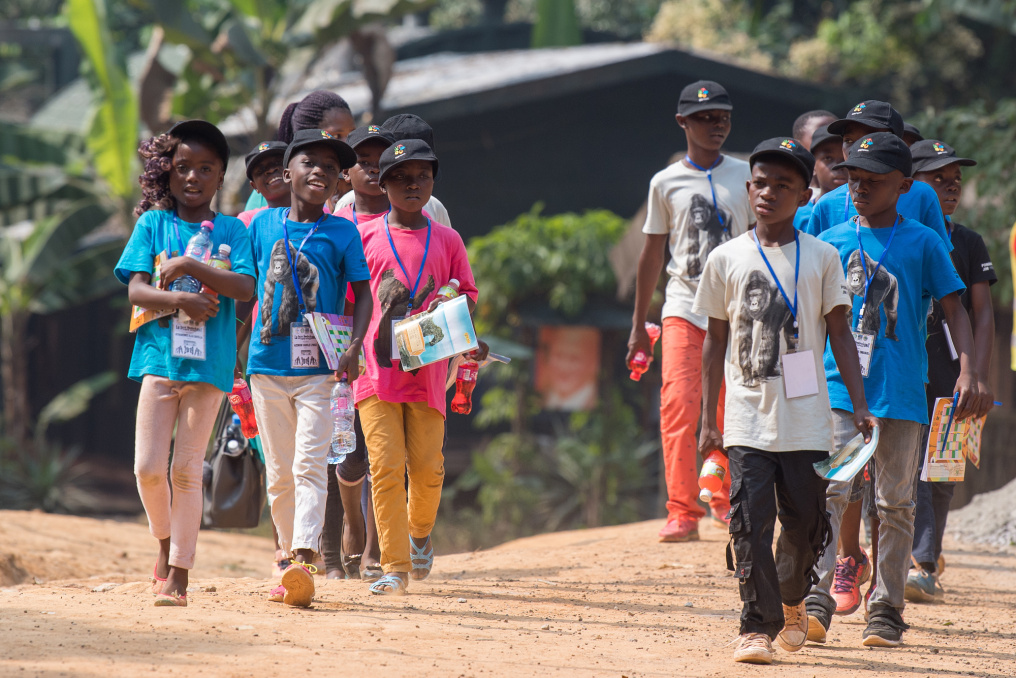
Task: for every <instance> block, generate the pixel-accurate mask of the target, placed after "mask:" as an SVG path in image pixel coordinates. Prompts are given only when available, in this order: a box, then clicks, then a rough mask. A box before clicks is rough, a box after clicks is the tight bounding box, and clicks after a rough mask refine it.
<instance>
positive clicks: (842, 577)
mask: <svg viewBox="0 0 1016 678" xmlns="http://www.w3.org/2000/svg"><path fill="white" fill-rule="evenodd" d="M862 574H864V575H866V576H865V577H864V579H865V580H866V579H867V578H868V577H869V576H870V575H871V565H870V563H869V562H868V556H867V555H865V556H864V560H862V561H861V562H857V561H856V560H854V558H853V557H852V556H847V557H846V558H837V559H836V573H835V575H834V577H833V591H832V593H833V600H835V601H836V614H838V615H847V614H853V613H854V612H856V611H857V608H859V607H860V606H861V590H860V587H861V581H862V579H861V575H862Z"/></svg>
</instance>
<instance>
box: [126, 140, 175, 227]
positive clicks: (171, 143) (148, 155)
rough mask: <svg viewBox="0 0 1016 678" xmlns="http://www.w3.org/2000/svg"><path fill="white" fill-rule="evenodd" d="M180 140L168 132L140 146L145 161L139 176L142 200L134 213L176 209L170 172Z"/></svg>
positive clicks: (139, 149)
mask: <svg viewBox="0 0 1016 678" xmlns="http://www.w3.org/2000/svg"><path fill="white" fill-rule="evenodd" d="M179 145H180V140H179V139H177V138H176V137H171V136H169V135H168V134H159V135H157V136H154V137H152V138H151V139H148V140H146V141H142V142H141V145H140V146H138V155H140V156H141V159H142V160H143V161H144V163H145V169H144V172H142V173H141V176H139V177H138V183H139V184H140V185H141V201H140V202H138V205H137V207H135V208H134V215H135V216H138V217H140V216H141V215H142V214H144V213H145V212H147V211H148V210H151V209H156V210H172V209H176V198H174V197H173V194H172V193H170V192H169V173H170V170H171V169H172V167H173V154H174V153H176V149H177V147H178V146H179Z"/></svg>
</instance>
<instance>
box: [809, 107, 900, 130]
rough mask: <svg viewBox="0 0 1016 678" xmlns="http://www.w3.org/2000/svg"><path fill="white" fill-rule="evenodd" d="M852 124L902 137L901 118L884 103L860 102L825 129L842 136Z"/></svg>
mask: <svg viewBox="0 0 1016 678" xmlns="http://www.w3.org/2000/svg"><path fill="white" fill-rule="evenodd" d="M852 122H856V123H860V124H861V125H864V126H865V127H870V128H872V129H874V130H879V131H886V132H892V133H893V134H895V135H896V136H898V137H902V136H903V116H901V115H900V114H899V111H897V110H896V109H895V108H893V107H892V106H890V105H889V104H888V103H886V102H885V101H877V100H875V99H869V100H868V101H862V102H861V103H859V104H857V105H856V106H854V107H853V108H852V109H850V110H849V111H847V114H846V115H845V116H843V117H842V118H840V119H839V120H836V121H834V122H831V123H829V127H828V128H827V129H828V130H829V132H831V133H832V134H839V135H841V136H842V135H843V131H844V130H845V129H846V128H847V125H849V124H850V123H852Z"/></svg>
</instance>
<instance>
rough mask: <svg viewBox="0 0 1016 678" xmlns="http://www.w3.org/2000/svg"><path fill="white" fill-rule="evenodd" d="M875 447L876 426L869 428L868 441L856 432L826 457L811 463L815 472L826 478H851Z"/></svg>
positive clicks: (873, 451)
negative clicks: (869, 435) (869, 439)
mask: <svg viewBox="0 0 1016 678" xmlns="http://www.w3.org/2000/svg"><path fill="white" fill-rule="evenodd" d="M876 447H878V426H876V427H874V428H873V429H871V441H870V442H868V443H867V444H865V442H864V435H863V434H861V433H858V434H857V435H856V436H854V437H853V438H851V439H850V441H849V442H847V444H846V445H844V446H843V447H842V448H841V449H840V450H839V451H838V452H836V453H834V454H833V455H831V456H830V457H829V458H828V459H826V460H825V461H820V462H818V463H816V464H813V466H814V467H815V472H816V473H818V474H819V475H820V476H822V477H823V478H826V479H827V480H839V481H847V480H851V479H853V477H854V476H856V475H857V472H858V471H860V470H861V469H863V468H864V465H865V464H867V463H868V460H869V459H871V457H872V455H874V454H875V448H876Z"/></svg>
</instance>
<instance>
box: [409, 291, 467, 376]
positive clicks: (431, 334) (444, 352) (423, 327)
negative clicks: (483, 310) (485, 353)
mask: <svg viewBox="0 0 1016 678" xmlns="http://www.w3.org/2000/svg"><path fill="white" fill-rule="evenodd" d="M395 341H396V345H397V346H398V347H399V361H400V362H401V363H402V369H404V370H415V369H417V368H418V367H423V366H424V365H430V364H431V363H436V362H438V361H440V360H445V359H447V358H451V357H452V356H455V355H458V354H460V353H466V352H468V351H472V350H474V349H475V348H476V347H477V343H476V332H475V331H474V330H473V320H472V318H470V317H469V305H468V299H467V297H465V296H460V297H455V298H454V299H452V300H451V301H446V302H445V303H443V304H441V305H440V306H438V307H437V308H436V309H434V310H433V311H432V312H430V313H418V314H417V315H413V316H410V317H408V318H406V319H405V320H401V321H399V322H397V323H395Z"/></svg>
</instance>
